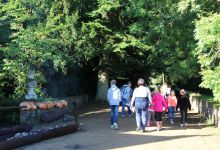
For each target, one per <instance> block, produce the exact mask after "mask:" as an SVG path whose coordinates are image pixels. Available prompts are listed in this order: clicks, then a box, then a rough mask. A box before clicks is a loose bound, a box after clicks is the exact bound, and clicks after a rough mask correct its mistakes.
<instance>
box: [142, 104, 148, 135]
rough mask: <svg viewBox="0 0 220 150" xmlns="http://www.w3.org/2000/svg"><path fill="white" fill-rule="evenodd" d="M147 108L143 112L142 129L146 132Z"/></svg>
mask: <svg viewBox="0 0 220 150" xmlns="http://www.w3.org/2000/svg"><path fill="white" fill-rule="evenodd" d="M146 112H147V110H146V108H144V109H142V110H141V128H142V130H143V131H144V130H145V127H146Z"/></svg>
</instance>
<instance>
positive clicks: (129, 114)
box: [127, 106, 132, 117]
mask: <svg viewBox="0 0 220 150" xmlns="http://www.w3.org/2000/svg"><path fill="white" fill-rule="evenodd" d="M127 108H128V116H129V117H130V116H131V115H132V114H131V108H130V106H127Z"/></svg>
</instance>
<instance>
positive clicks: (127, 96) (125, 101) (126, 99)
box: [121, 81, 133, 118]
mask: <svg viewBox="0 0 220 150" xmlns="http://www.w3.org/2000/svg"><path fill="white" fill-rule="evenodd" d="M131 86H132V83H131V81H128V83H127V84H125V85H123V87H122V90H121V95H122V101H121V103H122V113H121V117H122V118H124V117H125V107H127V109H128V116H129V117H131V116H132V113H131V109H130V104H131V103H130V102H131V97H132V93H133V90H132V88H131Z"/></svg>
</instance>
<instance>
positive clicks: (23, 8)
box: [0, 0, 220, 99]
mask: <svg viewBox="0 0 220 150" xmlns="http://www.w3.org/2000/svg"><path fill="white" fill-rule="evenodd" d="M216 3H217V2H216V0H204V1H196V0H175V1H171V0H163V1H155V0H126V1H124V0H114V1H109V0H74V1H71V0H55V1H54V0H28V1H21V0H1V1H0V16H1V17H0V34H1V35H2V36H1V37H0V45H2V47H0V48H1V50H0V53H1V54H2V55H1V56H0V69H1V70H0V91H3V89H4V88H5V87H13V88H14V89H13V91H14V92H12V93H10V96H11V97H12V98H13V99H17V98H18V97H22V96H23V95H24V93H25V92H26V82H27V72H28V70H29V68H30V67H34V68H36V78H37V81H38V83H39V84H40V85H42V84H43V83H44V82H45V80H44V76H43V69H42V68H44V67H48V66H49V65H48V64H50V63H51V62H52V64H53V67H54V68H56V70H58V71H62V72H64V73H65V72H66V70H67V69H68V65H69V64H72V63H74V64H76V63H78V64H79V65H81V66H84V65H85V64H86V65H90V66H92V67H93V68H94V70H105V71H107V72H108V75H109V77H110V78H113V77H117V78H119V79H128V78H130V79H135V80H136V79H137V78H139V77H144V78H148V77H150V76H159V75H161V74H162V73H164V74H165V75H166V78H167V80H168V81H170V82H173V83H175V82H181V83H183V82H185V81H186V80H187V79H190V78H192V77H199V76H200V74H199V73H198V72H199V71H200V65H201V67H202V69H201V70H202V72H201V73H202V76H203V83H202V86H203V87H206V88H210V89H212V90H213V91H214V95H215V96H216V97H218V96H219V95H218V92H217V91H219V83H218V82H217V81H218V80H217V79H218V78H219V67H218V66H219V9H220V8H219V6H218V5H217V4H216ZM211 12H213V13H211ZM196 19H197V20H198V21H197V22H196V25H195V20H196ZM207 24H209V26H207ZM194 30H195V33H194ZM194 34H195V35H194ZM197 41H198V43H197V45H196V42H197ZM194 49H196V50H194ZM195 54H196V55H195ZM210 81H212V82H211V84H209V82H210ZM37 91H38V92H39V93H40V92H41V90H40V89H37ZM2 93H4V92H2ZM0 95H1V94H0ZM2 95H4V94H2Z"/></svg>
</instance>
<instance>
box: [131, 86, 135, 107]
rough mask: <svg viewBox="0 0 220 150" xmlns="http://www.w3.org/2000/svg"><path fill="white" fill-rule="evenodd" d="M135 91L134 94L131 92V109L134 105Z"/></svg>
mask: <svg viewBox="0 0 220 150" xmlns="http://www.w3.org/2000/svg"><path fill="white" fill-rule="evenodd" d="M135 93H136V92H135V90H134V92H133V95H132V98H131V107H133V105H134V100H135Z"/></svg>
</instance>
